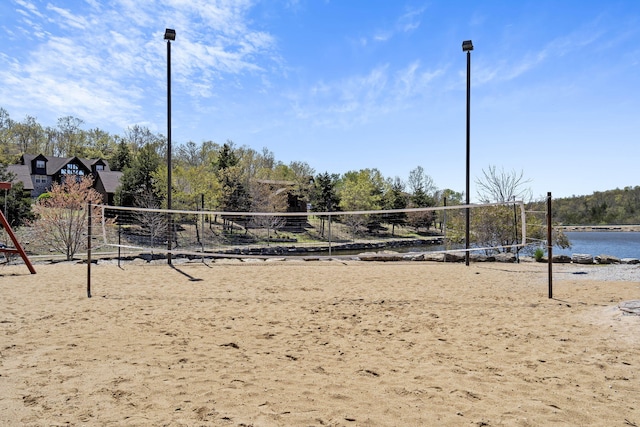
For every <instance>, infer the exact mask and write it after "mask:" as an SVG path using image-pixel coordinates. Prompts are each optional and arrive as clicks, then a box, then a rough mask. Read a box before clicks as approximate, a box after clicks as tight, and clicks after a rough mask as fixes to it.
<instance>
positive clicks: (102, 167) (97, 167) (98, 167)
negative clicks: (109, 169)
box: [96, 165, 104, 171]
mask: <svg viewBox="0 0 640 427" xmlns="http://www.w3.org/2000/svg"><path fill="white" fill-rule="evenodd" d="M96 170H97V171H103V170H104V165H96Z"/></svg>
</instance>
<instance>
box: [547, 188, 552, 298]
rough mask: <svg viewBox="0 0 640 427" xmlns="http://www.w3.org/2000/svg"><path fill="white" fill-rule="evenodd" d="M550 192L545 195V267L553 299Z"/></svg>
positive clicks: (550, 295)
mask: <svg viewBox="0 0 640 427" xmlns="http://www.w3.org/2000/svg"><path fill="white" fill-rule="evenodd" d="M551 224H552V221H551V192H548V193H547V254H548V259H547V266H548V270H549V298H553V240H552V237H553V236H552V228H551Z"/></svg>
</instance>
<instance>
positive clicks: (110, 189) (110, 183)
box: [98, 171, 123, 193]
mask: <svg viewBox="0 0 640 427" xmlns="http://www.w3.org/2000/svg"><path fill="white" fill-rule="evenodd" d="M122 175H123V173H122V172H117V171H98V180H100V181H101V182H102V186H103V187H104V191H105V192H107V193H115V192H116V190H117V189H118V187H119V186H120V178H122Z"/></svg>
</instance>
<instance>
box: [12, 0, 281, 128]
mask: <svg viewBox="0 0 640 427" xmlns="http://www.w3.org/2000/svg"><path fill="white" fill-rule="evenodd" d="M15 4H16V5H17V12H18V13H19V14H21V15H22V16H23V17H24V18H22V22H21V25H22V27H21V28H22V31H24V32H25V33H26V37H21V39H20V40H19V41H20V42H21V43H23V44H24V47H25V48H24V50H23V51H21V52H20V54H19V55H16V56H9V55H7V54H5V53H4V52H2V51H0V98H2V99H3V104H4V105H6V106H7V107H12V106H13V107H18V109H19V110H30V109H31V110H34V109H35V110H37V109H41V110H43V111H45V110H46V111H49V112H50V113H51V114H53V115H57V116H60V115H61V114H85V115H86V117H80V118H82V119H83V120H85V121H86V122H96V123H111V124H113V125H116V126H118V125H120V126H121V125H123V124H128V123H131V122H132V121H133V122H141V121H144V120H148V119H149V118H150V117H149V116H152V117H153V115H154V111H158V110H159V111H162V110H161V109H159V108H158V104H159V102H158V97H159V94H163V93H164V92H163V91H159V90H158V89H159V88H160V87H162V88H164V85H165V80H164V78H163V77H164V75H165V72H166V65H165V64H166V62H165V61H166V56H165V49H166V48H165V42H164V41H163V39H162V34H163V33H164V28H165V26H166V27H170V28H171V27H175V29H176V30H177V33H178V37H177V40H176V41H175V42H174V44H175V47H174V49H173V51H172V64H173V70H174V73H173V77H174V79H175V80H176V81H177V82H182V83H183V85H184V87H185V88H186V90H189V91H191V93H192V94H193V95H194V96H197V97H208V96H211V95H212V88H213V87H214V84H215V83H218V82H220V81H221V79H222V78H223V77H224V76H234V75H241V74H243V73H257V74H260V73H264V70H265V68H264V64H266V63H269V62H271V63H272V64H276V66H277V64H278V63H279V61H280V58H278V56H277V54H276V51H275V41H274V39H273V37H272V36H271V35H270V34H268V33H266V32H264V31H256V30H254V29H253V28H251V26H250V23H248V22H247V16H246V15H247V13H248V11H249V9H250V8H251V6H252V3H251V2H250V1H236V0H234V1H231V0H219V1H208V0H207V1H205V0H191V1H181V0H169V1H168V2H164V3H161V4H160V3H157V2H155V1H151V0H115V1H114V2H110V3H102V4H101V3H99V2H97V1H95V0H87V1H86V4H85V5H84V7H83V6H79V7H77V8H74V9H72V10H70V9H66V8H63V7H59V6H56V5H55V4H52V3H48V4H46V6H41V4H39V3H35V2H29V1H27V0H15ZM45 29H46V30H45ZM27 41H28V42H27ZM256 81H257V82H258V84H259V82H260V81H261V79H260V78H258V79H257V80H256ZM160 96H162V95H160ZM4 100H6V101H4ZM155 114H159V113H158V112H156V113H155ZM152 120H153V118H152Z"/></svg>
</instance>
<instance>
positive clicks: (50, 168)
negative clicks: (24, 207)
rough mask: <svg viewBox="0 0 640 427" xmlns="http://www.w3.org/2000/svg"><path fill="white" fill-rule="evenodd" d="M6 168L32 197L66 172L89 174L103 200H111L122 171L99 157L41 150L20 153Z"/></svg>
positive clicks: (44, 191) (46, 189)
mask: <svg viewBox="0 0 640 427" xmlns="http://www.w3.org/2000/svg"><path fill="white" fill-rule="evenodd" d="M7 171H8V172H11V173H13V174H14V175H15V178H14V180H13V181H14V182H22V183H23V185H24V189H25V191H28V192H29V193H30V195H31V197H33V198H37V197H38V196H40V195H41V194H42V193H46V192H47V191H49V189H50V188H51V185H52V184H53V183H54V182H57V183H60V182H62V179H63V177H65V176H67V175H76V176H86V175H91V176H93V180H94V182H93V187H94V188H95V189H96V191H98V192H99V193H100V194H102V197H103V203H107V204H113V197H114V195H115V192H116V190H117V188H118V186H119V185H120V178H121V177H122V172H117V171H112V170H110V169H109V163H108V162H107V161H106V160H103V159H83V158H80V157H54V156H45V155H43V154H38V155H34V154H24V155H23V156H22V157H20V160H19V163H18V164H16V165H9V166H8V167H7Z"/></svg>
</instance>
